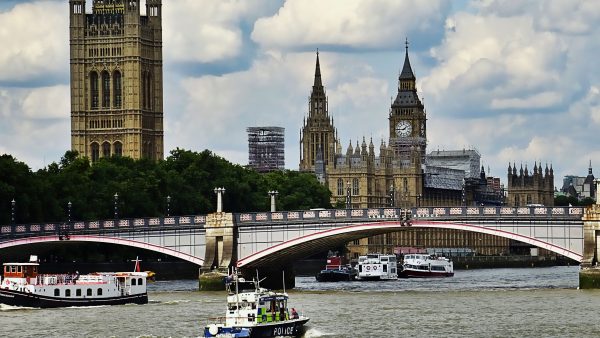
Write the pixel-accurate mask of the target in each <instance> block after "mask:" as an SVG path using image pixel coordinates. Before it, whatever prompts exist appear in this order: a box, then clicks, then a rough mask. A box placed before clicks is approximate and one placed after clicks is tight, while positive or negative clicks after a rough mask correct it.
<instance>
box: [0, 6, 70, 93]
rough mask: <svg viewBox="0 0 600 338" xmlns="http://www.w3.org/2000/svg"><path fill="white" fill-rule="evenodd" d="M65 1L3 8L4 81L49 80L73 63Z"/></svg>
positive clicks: (0, 52)
mask: <svg viewBox="0 0 600 338" xmlns="http://www.w3.org/2000/svg"><path fill="white" fill-rule="evenodd" d="M67 8H68V7H67V5H66V4H65V3H63V2H54V1H40V2H32V3H22V4H17V5H15V6H14V7H12V8H11V9H10V10H8V11H6V12H0V23H1V25H2V29H0V41H1V42H2V48H0V83H2V82H5V83H10V82H30V81H42V82H48V81H49V78H53V77H65V78H66V76H65V75H64V74H65V73H67V72H68V69H69V68H68V67H69V44H68V41H69V36H68V32H69V29H68V27H69V17H68V15H65V13H67Z"/></svg>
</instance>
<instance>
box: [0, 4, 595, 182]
mask: <svg viewBox="0 0 600 338" xmlns="http://www.w3.org/2000/svg"><path fill="white" fill-rule="evenodd" d="M142 2H143V0H142ZM91 3H92V1H91V0H88V1H87V7H88V10H90V8H91ZM67 4H68V1H67V0H60V1H58V0H55V1H17V0H9V1H0V45H2V46H3V47H2V48H1V49H0V121H1V123H0V153H8V154H12V155H14V156H15V157H17V158H18V159H19V160H21V161H24V162H26V163H27V164H28V165H29V166H30V167H32V168H33V169H34V170H35V169H38V168H41V167H43V166H44V165H47V164H49V163H51V162H53V161H58V160H59V159H60V157H61V156H62V155H63V154H64V152H65V151H66V150H68V149H69V148H70V120H69V116H70V106H69V102H70V98H69V44H68V41H69V36H68V5H67ZM599 20H600V1H595V0H590V1H585V0H572V1H561V0H547V1H530V0H512V1H495V0H479V1H475V0H474V1H468V0H463V1H448V0H424V1H412V0H328V1H324V0H236V1H234V0H219V1H215V0H163V40H164V50H163V58H164V87H165V90H164V102H165V105H164V113H165V115H164V117H165V153H168V151H169V150H171V149H174V148H176V147H180V148H185V149H191V150H196V151H201V150H204V149H210V150H212V151H213V152H215V153H217V154H219V155H221V156H223V157H225V158H227V159H228V160H230V161H232V162H234V163H240V164H246V163H247V161H248V155H247V135H246V132H245V130H246V127H248V126H267V125H276V126H282V127H285V132H286V154H285V156H286V167H287V168H291V169H297V168H298V162H299V146H298V139H299V131H300V128H301V125H302V120H303V118H304V117H305V116H306V115H307V109H308V96H309V95H310V89H311V86H312V80H313V75H314V62H315V51H316V49H317V48H318V49H319V51H320V59H321V71H322V75H323V81H324V85H325V86H326V90H327V94H328V97H329V112H330V114H331V115H332V116H333V118H334V124H335V127H336V128H337V129H338V132H339V136H340V138H341V141H342V145H343V147H344V149H345V147H347V145H348V143H349V142H350V140H352V142H353V143H356V140H357V139H358V140H361V141H362V137H363V136H364V137H366V138H367V139H369V138H370V137H372V138H373V142H374V143H375V144H379V143H380V142H381V140H382V139H384V140H386V142H387V138H388V137H389V135H388V131H387V130H388V120H387V117H388V111H389V108H390V98H391V97H392V96H395V94H396V90H397V89H396V86H397V77H398V72H399V70H400V69H401V67H402V61H403V59H404V39H405V37H408V39H409V41H410V50H409V51H410V58H411V64H412V66H413V70H414V72H415V74H416V76H417V87H418V90H419V96H420V97H421V98H422V99H424V101H425V107H426V109H427V113H428V141H429V143H428V151H431V150H435V149H446V150H451V149H462V148H476V149H477V150H478V151H479V152H480V153H481V155H482V164H483V165H484V166H485V167H486V170H487V168H488V167H489V168H490V170H491V174H492V175H494V176H499V177H501V179H502V181H503V182H505V177H506V168H507V166H508V163H509V162H510V163H513V162H514V163H516V164H517V165H520V164H523V165H528V166H529V167H530V168H532V167H533V164H534V161H537V162H538V163H539V162H541V163H543V164H546V163H548V164H552V165H553V167H554V169H555V176H556V179H555V181H556V184H557V185H560V182H561V180H562V176H564V175H567V174H575V175H585V174H587V168H588V163H589V161H590V160H591V161H592V165H599V162H600V161H598V159H599V158H600V156H599V155H600V150H599V148H598V141H599V140H600V137H599V136H598V130H599V127H600V72H598V61H597V59H598V55H599V53H598V52H599V51H600V40H599V39H597V37H598V36H600V26H598V25H597V22H599Z"/></svg>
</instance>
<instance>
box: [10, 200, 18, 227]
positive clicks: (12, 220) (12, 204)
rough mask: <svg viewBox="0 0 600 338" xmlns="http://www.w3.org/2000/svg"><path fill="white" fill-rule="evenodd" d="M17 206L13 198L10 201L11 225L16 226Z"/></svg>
mask: <svg viewBox="0 0 600 338" xmlns="http://www.w3.org/2000/svg"><path fill="white" fill-rule="evenodd" d="M16 206H17V202H16V201H15V199H14V198H13V199H12V201H10V224H15V207H16Z"/></svg>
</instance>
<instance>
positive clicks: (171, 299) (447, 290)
mask: <svg viewBox="0 0 600 338" xmlns="http://www.w3.org/2000/svg"><path fill="white" fill-rule="evenodd" d="M578 272H579V267H577V266H571V267H567V266H561V267H549V268H531V269H488V270H458V271H456V275H455V276H454V277H451V278H445V279H428V280H421V279H399V280H397V281H386V282H345V283H317V282H316V281H315V280H314V278H312V277H297V279H296V288H295V289H294V290H291V291H290V292H289V293H290V298H291V299H290V305H291V306H292V307H295V308H296V309H298V310H300V312H303V313H304V314H305V315H307V316H309V317H310V318H311V319H310V321H309V322H308V330H307V332H306V334H305V335H304V337H464V336H466V337H599V336H600V319H599V318H600V290H592V291H589V290H578V289H577V285H578ZM148 289H149V292H148V293H149V299H150V302H149V304H147V305H122V306H106V307H88V308H62V309H18V308H11V307H6V306H4V305H0V330H2V333H1V335H2V336H3V337H40V336H43V337H198V336H201V333H202V328H203V327H204V325H205V324H207V323H208V322H209V319H208V318H209V317H215V316H222V315H224V309H225V296H226V294H225V292H198V291H196V290H197V282H196V281H195V280H178V281H159V282H156V283H153V284H150V285H149V287H148Z"/></svg>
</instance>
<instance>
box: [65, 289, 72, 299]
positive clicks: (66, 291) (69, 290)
mask: <svg viewBox="0 0 600 338" xmlns="http://www.w3.org/2000/svg"><path fill="white" fill-rule="evenodd" d="M65 297H71V289H66V290H65Z"/></svg>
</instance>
